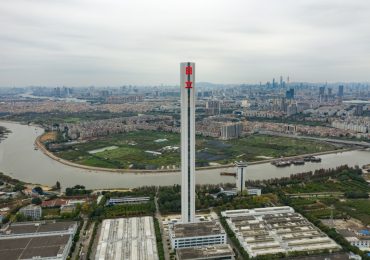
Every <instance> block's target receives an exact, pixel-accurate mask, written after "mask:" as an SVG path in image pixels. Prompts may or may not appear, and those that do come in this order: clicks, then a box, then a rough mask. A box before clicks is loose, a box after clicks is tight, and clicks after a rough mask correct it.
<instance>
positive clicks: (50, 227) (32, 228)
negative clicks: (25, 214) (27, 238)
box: [0, 221, 76, 237]
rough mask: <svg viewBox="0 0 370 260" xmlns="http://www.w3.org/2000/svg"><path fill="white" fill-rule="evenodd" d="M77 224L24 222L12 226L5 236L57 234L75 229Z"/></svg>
mask: <svg viewBox="0 0 370 260" xmlns="http://www.w3.org/2000/svg"><path fill="white" fill-rule="evenodd" d="M75 225H76V222H73V221H63V222H46V221H40V222H23V223H16V224H11V225H9V226H8V228H7V229H6V230H5V233H6V234H1V233H0V237H1V236H3V235H7V236H8V235H14V234H25V233H44V232H57V231H69V230H71V229H73V228H74V226H75Z"/></svg>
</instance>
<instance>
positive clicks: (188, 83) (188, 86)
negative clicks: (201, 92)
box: [185, 81, 193, 88]
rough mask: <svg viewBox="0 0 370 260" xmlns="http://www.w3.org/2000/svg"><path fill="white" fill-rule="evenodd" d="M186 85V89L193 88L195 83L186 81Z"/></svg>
mask: <svg viewBox="0 0 370 260" xmlns="http://www.w3.org/2000/svg"><path fill="white" fill-rule="evenodd" d="M185 83H186V86H185V88H192V86H191V85H192V84H193V82H191V81H186V82H185Z"/></svg>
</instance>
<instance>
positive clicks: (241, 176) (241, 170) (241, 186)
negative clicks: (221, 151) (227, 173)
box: [235, 162, 247, 193]
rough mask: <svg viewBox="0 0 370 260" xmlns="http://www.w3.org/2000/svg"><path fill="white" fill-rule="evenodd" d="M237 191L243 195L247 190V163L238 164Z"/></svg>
mask: <svg viewBox="0 0 370 260" xmlns="http://www.w3.org/2000/svg"><path fill="white" fill-rule="evenodd" d="M235 166H236V191H237V192H238V193H243V191H244V190H245V173H246V171H247V163H245V162H237V163H236V165H235Z"/></svg>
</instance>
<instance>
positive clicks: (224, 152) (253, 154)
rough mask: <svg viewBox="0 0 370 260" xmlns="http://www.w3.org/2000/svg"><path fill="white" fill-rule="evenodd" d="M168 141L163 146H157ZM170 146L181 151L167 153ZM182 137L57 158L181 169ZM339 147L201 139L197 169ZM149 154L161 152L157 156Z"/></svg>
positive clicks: (271, 139)
mask: <svg viewBox="0 0 370 260" xmlns="http://www.w3.org/2000/svg"><path fill="white" fill-rule="evenodd" d="M158 139H165V141H163V142H155V140H158ZM109 146H117V147H118V148H117V149H113V150H109V151H108V150H106V151H102V152H98V153H94V154H91V153H89V151H93V150H95V149H99V148H104V147H109ZM166 146H171V147H178V149H176V150H164V149H163V148H164V147H166ZM179 147H180V135H179V134H176V133H168V132H155V131H137V132H129V133H122V134H116V135H111V136H107V137H104V138H101V139H99V140H93V141H89V142H86V143H83V144H77V145H73V146H69V147H68V148H66V150H61V151H58V152H56V155H57V156H60V157H61V158H63V159H66V160H70V161H73V162H75V163H79V164H83V165H89V166H97V167H106V168H117V169H125V168H126V169H127V168H134V169H161V168H162V167H164V168H171V169H172V168H173V167H179V165H180V149H179ZM334 149H335V146H333V145H330V144H327V143H323V142H319V141H313V140H301V139H294V138H288V137H278V136H266V135H252V136H248V137H245V138H241V139H235V140H228V141H222V140H218V139H214V138H206V137H201V136H197V144H196V152H197V155H196V158H197V166H208V165H209V163H210V162H214V163H219V164H227V163H232V162H234V161H235V160H245V161H258V160H261V158H258V156H269V157H274V158H277V157H280V156H294V155H300V154H307V153H315V152H324V151H329V150H334ZM146 151H155V152H160V153H161V154H160V155H153V154H150V153H148V152H146Z"/></svg>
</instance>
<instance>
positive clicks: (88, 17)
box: [0, 0, 370, 87]
mask: <svg viewBox="0 0 370 260" xmlns="http://www.w3.org/2000/svg"><path fill="white" fill-rule="evenodd" d="M369 14H370V3H369V2H368V1H364V0H354V1H345V0H322V1H320V0H302V1H293V0H285V1H274V0H267V1H257V0H248V1H244V0H235V1H226V0H216V1H215V0H203V1H195V0H189V1H186V2H183V1H170V0H160V1H149V0H143V1H113V0H108V1H96V0H94V1H87V0H79V1H73V0H66V1H44V0H36V1H25V0H15V1H9V2H4V3H2V6H1V8H0V25H1V28H2V33H1V35H0V87H5V86H9V87H12V86H30V85H36V86H40V85H41V86H43V85H44V86H63V85H66V86H89V85H94V86H108V85H111V86H120V85H129V84H131V85H160V84H164V85H177V84H178V71H177V66H178V63H179V62H180V61H182V60H192V61H195V62H196V63H197V71H198V75H199V77H198V79H197V81H198V82H212V83H220V84H228V83H233V84H242V83H247V84H249V83H259V82H262V83H265V82H267V81H270V82H271V81H272V78H275V80H276V81H277V82H279V80H280V75H283V76H284V80H286V77H287V76H289V77H290V81H291V82H369V81H370V74H369V71H370V63H369V62H368V61H369V60H370V45H369V44H368V43H369V40H370V29H369V28H368V21H369V18H368V17H369Z"/></svg>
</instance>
